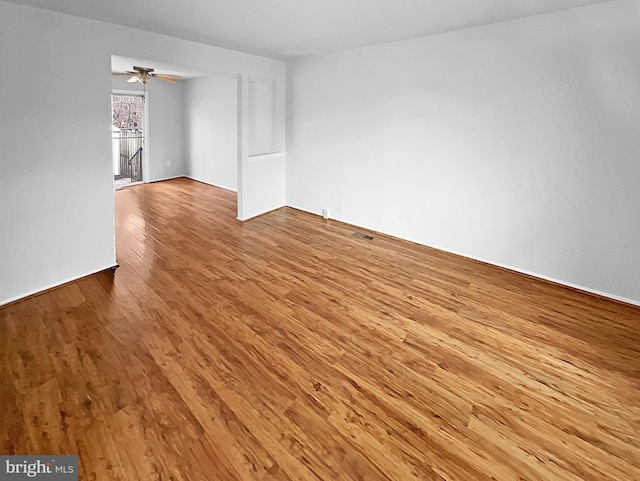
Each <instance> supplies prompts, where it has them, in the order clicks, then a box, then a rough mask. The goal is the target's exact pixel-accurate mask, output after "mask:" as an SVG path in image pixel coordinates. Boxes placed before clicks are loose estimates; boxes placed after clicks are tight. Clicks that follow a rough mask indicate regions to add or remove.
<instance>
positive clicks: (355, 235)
mask: <svg viewBox="0 0 640 481" xmlns="http://www.w3.org/2000/svg"><path fill="white" fill-rule="evenodd" d="M353 235H354V237H358V238H359V239H364V240H373V236H370V235H369V234H363V233H362V232H354V233H353Z"/></svg>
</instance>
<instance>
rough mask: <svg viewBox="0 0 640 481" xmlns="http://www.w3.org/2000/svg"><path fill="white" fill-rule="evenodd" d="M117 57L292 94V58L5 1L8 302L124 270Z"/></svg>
mask: <svg viewBox="0 0 640 481" xmlns="http://www.w3.org/2000/svg"><path fill="white" fill-rule="evenodd" d="M111 55H119V56H126V57H132V58H142V59H150V60H156V61H158V62H162V63H164V64H169V65H179V66H184V67H185V69H186V71H189V70H199V71H210V72H229V73H239V74H241V75H242V76H243V77H248V76H250V75H251V76H256V77H264V78H274V79H276V81H277V83H278V85H279V88H283V86H284V63H283V62H281V61H277V60H272V59H267V58H264V57H258V56H254V55H248V54H244V53H239V52H233V51H231V50H225V49H221V48H216V47H210V46H206V45H202V44H197V43H194V42H187V41H183V40H178V39H175V38H171V37H168V36H164V35H157V34H151V33H148V32H143V31H140V30H135V29H130V28H125V27H119V26H116V25H112V24H107V23H102V22H96V21H92V20H86V19H81V18H77V17H72V16H68V15H63V14H57V13H52V12H49V11H45V10H39V9H35V8H31V7H26V6H22V5H15V4H12V3H7V2H4V1H0V65H1V66H2V68H1V69H0V112H2V115H0V149H1V150H0V172H1V174H0V204H1V205H2V209H0V229H1V231H0V266H1V275H0V304H3V303H6V302H9V301H11V300H13V299H16V298H20V297H23V296H25V295H28V294H31V293H33V292H36V291H39V290H42V289H45V288H48V287H50V286H53V285H57V284H60V283H62V282H65V281H67V280H71V279H74V278H77V277H80V276H83V275H86V274H89V273H92V272H96V271H98V270H101V269H104V268H108V267H110V266H113V265H114V264H115V262H116V258H115V252H114V250H115V249H114V225H113V221H114V216H113V212H114V211H113V185H112V182H113V176H112V161H111V108H110V94H111V88H112V76H111ZM34 66H35V68H37V74H36V75H18V74H17V73H19V72H30V71H32V70H33V68H34ZM70 86H73V88H70ZM283 100H284V98H283V97H281V98H279V101H280V102H281V105H284V101H283ZM280 108H282V107H280ZM150 127H151V130H153V125H151V126H150ZM242 141H243V142H248V139H243V140H242ZM152 149H153V147H152ZM152 154H153V153H152ZM158 154H160V153H158ZM169 155H171V154H169ZM172 158H173V157H172ZM241 167H242V168H244V167H246V165H245V164H244V163H243V164H242V165H241ZM254 170H255V169H254ZM154 175H159V173H156V174H154ZM253 175H254V172H253V170H252V169H250V168H248V172H246V176H247V177H248V178H251V177H252V176H253ZM282 175H283V176H284V174H282ZM274 185H275V184H274ZM244 195H245V196H247V197H248V198H249V202H252V203H253V204H254V206H255V205H257V206H258V207H261V208H262V207H264V206H265V205H266V206H267V207H270V206H271V204H270V203H262V202H261V199H260V198H259V195H260V192H257V193H255V194H254V193H252V192H249V191H245V192H244ZM281 195H282V196H283V197H284V191H283V192H282V194H281ZM240 200H241V201H244V199H240ZM268 200H269V201H270V199H268Z"/></svg>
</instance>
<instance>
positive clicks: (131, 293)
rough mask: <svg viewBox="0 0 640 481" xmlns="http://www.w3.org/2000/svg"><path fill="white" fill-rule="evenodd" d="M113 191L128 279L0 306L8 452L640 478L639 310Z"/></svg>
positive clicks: (281, 218) (172, 185)
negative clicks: (3, 306)
mask: <svg viewBox="0 0 640 481" xmlns="http://www.w3.org/2000/svg"><path fill="white" fill-rule="evenodd" d="M235 209H236V201H235V195H233V194H231V193H229V192H225V191H222V190H219V189H216V188H213V187H210V186H206V185H204V184H200V183H197V182H193V181H190V180H186V179H178V180H173V181H168V182H162V183H156V184H148V185H142V186H138V187H131V188H128V189H124V190H121V191H118V192H117V193H116V210H117V222H116V223H117V250H118V261H119V263H120V265H121V267H120V268H119V269H118V270H117V271H116V273H115V276H114V275H113V274H112V273H104V274H100V275H96V276H92V277H88V278H86V279H83V280H81V281H78V282H74V283H72V284H69V285H66V286H64V287H62V288H59V289H55V290H52V291H50V292H47V293H45V294H43V295H39V296H36V297H33V298H30V299H27V300H24V301H22V302H18V303H14V304H12V305H10V306H7V307H5V308H2V309H0V395H1V397H0V452H1V453H4V454H11V453H18V454H27V453H33V454H44V453H55V454H76V453H77V454H79V455H80V464H81V479H85V480H127V481H133V480H140V481H142V480H145V481H146V480H173V481H177V480H184V481H199V480H216V481H217V480H221V481H226V480H292V481H298V480H303V481H306V480H333V479H338V480H378V479H393V480H400V481H408V480H414V479H419V480H461V481H473V480H597V481H603V480H613V481H624V480H640V310H639V309H636V308H633V307H630V306H625V305H622V304H617V303H614V302H610V301H607V300H601V299H598V298H596V297H592V296H589V295H585V294H581V293H578V292H575V291H572V290H568V289H565V288H562V287H559V286H554V285H551V284H548V283H545V282H542V281H538V280H534V279H531V278H528V277H525V276H521V275H518V274H515V273H511V272H508V271H504V270H501V269H498V268H495V267H491V266H487V265H484V264H481V263H478V262H473V261H470V260H465V259H462V258H459V257H456V256H454V255H450V254H445V253H442V252H438V251H435V250H432V249H428V248H425V247H421V246H417V245H414V244H410V243H407V242H403V241H399V240H397V239H391V238H387V237H384V236H380V235H376V234H373V235H374V239H373V240H370V241H369V240H364V239H362V238H359V237H355V236H353V233H354V230H355V228H353V227H351V226H348V225H345V224H341V223H338V222H334V221H323V220H322V219H321V218H319V217H317V216H312V215H309V214H306V213H302V212H299V211H295V210H292V209H281V210H279V211H276V212H273V213H270V214H267V215H265V216H262V217H260V218H257V219H254V220H252V221H249V222H247V223H244V224H242V223H239V222H238V221H236V220H235Z"/></svg>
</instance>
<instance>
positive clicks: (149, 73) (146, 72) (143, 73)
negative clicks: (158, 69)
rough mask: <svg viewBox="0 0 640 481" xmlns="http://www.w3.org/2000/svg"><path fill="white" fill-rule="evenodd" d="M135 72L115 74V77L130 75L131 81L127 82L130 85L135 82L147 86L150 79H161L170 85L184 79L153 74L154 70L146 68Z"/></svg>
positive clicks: (140, 68)
mask: <svg viewBox="0 0 640 481" xmlns="http://www.w3.org/2000/svg"><path fill="white" fill-rule="evenodd" d="M133 70H134V71H133V72H130V71H129V72H114V73H113V75H128V76H130V78H129V79H127V82H129V83H133V82H140V83H141V84H143V85H146V83H147V82H148V81H149V79H150V78H159V79H161V80H164V81H165V82H169V83H172V84H174V83H176V79H181V78H182V77H181V76H180V75H169V74H164V73H153V70H154V69H152V68H145V67H133Z"/></svg>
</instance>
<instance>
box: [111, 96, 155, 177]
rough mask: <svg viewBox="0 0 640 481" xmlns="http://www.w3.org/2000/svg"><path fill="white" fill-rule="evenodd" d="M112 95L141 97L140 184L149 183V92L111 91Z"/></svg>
mask: <svg viewBox="0 0 640 481" xmlns="http://www.w3.org/2000/svg"><path fill="white" fill-rule="evenodd" d="M111 94H112V95H134V96H136V97H142V103H143V106H144V111H143V115H144V120H143V122H142V145H143V149H142V182H144V183H148V182H149V178H150V177H149V92H146V91H145V92H140V91H139V90H122V89H112V90H111ZM111 115H113V106H111Z"/></svg>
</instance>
